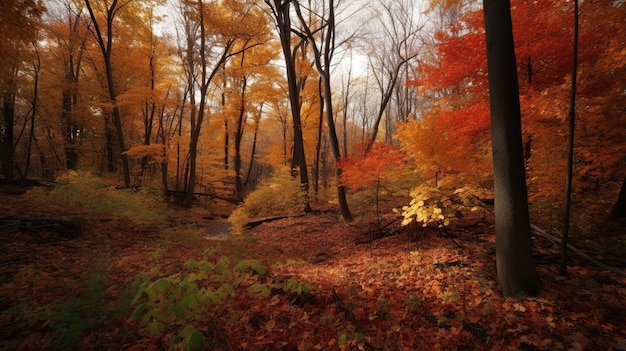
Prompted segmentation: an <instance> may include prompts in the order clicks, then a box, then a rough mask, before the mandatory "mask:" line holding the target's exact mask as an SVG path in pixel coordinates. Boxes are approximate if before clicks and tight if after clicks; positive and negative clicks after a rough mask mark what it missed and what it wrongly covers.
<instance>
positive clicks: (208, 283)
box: [131, 250, 270, 350]
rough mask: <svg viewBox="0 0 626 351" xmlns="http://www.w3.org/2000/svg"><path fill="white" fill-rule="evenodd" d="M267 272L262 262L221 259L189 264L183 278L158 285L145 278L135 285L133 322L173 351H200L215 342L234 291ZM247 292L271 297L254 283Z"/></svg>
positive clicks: (163, 280)
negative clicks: (225, 308) (219, 325)
mask: <svg viewBox="0 0 626 351" xmlns="http://www.w3.org/2000/svg"><path fill="white" fill-rule="evenodd" d="M207 251H209V250H207ZM266 271H267V269H266V268H265V266H263V265H262V264H261V263H260V262H259V261H258V260H242V261H239V262H237V263H232V262H231V260H230V259H229V258H228V257H222V258H220V259H219V260H217V261H215V262H212V261H209V260H201V261H196V260H190V261H188V262H187V264H186V265H185V271H184V272H181V273H178V274H174V275H170V276H166V277H162V278H158V279H156V280H151V279H150V278H149V276H148V275H147V274H144V275H142V276H141V277H139V279H138V280H137V282H136V284H137V285H138V286H139V290H138V291H137V294H136V296H135V298H134V299H133V301H132V302H131V305H132V306H135V305H136V307H135V309H134V311H133V313H132V315H131V319H132V320H134V321H137V322H138V323H139V325H140V326H141V327H142V331H141V332H142V333H145V334H150V335H161V336H162V337H163V338H164V339H166V341H167V342H168V343H169V345H170V348H171V349H179V348H182V349H183V350H198V349H201V348H203V347H206V346H208V345H210V344H211V343H212V342H213V340H214V339H213V338H212V336H213V335H214V334H212V333H214V332H215V330H213V329H214V328H212V326H215V325H217V322H218V321H219V319H220V318H222V317H223V316H221V315H220V313H222V311H223V307H224V306H225V305H226V304H227V303H228V301H229V300H230V299H231V298H232V297H233V296H234V294H235V291H236V289H237V288H238V287H240V286H241V285H242V284H243V283H244V282H246V281H248V280H249V279H250V278H251V277H252V276H253V275H255V274H256V275H264V274H266ZM249 291H250V292H259V293H261V294H262V295H264V296H269V294H270V288H269V287H268V286H266V285H263V284H259V283H252V284H251V285H250V287H249ZM226 319H228V318H226Z"/></svg>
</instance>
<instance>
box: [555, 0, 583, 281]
mask: <svg viewBox="0 0 626 351" xmlns="http://www.w3.org/2000/svg"><path fill="white" fill-rule="evenodd" d="M573 47H574V53H573V57H574V59H573V63H572V91H571V93H570V104H569V118H568V120H569V135H568V138H567V175H566V178H565V201H564V204H563V226H562V227H561V264H560V265H559V274H560V275H565V274H566V273H567V244H568V237H569V219H570V212H571V205H572V179H573V178H574V128H575V126H576V124H575V122H576V78H577V77H578V74H577V73H578V72H577V71H578V0H574V45H573Z"/></svg>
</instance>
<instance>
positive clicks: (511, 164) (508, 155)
mask: <svg viewBox="0 0 626 351" xmlns="http://www.w3.org/2000/svg"><path fill="white" fill-rule="evenodd" d="M483 3H484V11H485V32H486V36H487V66H488V72H489V101H490V109H491V140H492V148H493V168H494V179H495V184H494V188H495V216H496V264H497V271H498V279H499V281H500V285H501V286H502V291H503V293H504V295H505V296H522V295H534V294H536V293H537V292H538V290H539V288H540V286H541V281H540V279H539V276H538V274H537V272H536V270H535V265H534V262H533V257H532V242H531V237H530V218H529V214H528V198H527V193H526V175H525V171H524V155H523V147H522V127H521V114H520V104H519V90H518V89H519V88H518V85H517V68H516V61H515V49H514V46H513V30H512V23H511V11H510V2H509V0H484V2H483Z"/></svg>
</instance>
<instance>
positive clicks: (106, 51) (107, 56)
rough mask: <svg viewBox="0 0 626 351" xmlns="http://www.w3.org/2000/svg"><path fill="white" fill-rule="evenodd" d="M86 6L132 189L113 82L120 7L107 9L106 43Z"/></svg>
mask: <svg viewBox="0 0 626 351" xmlns="http://www.w3.org/2000/svg"><path fill="white" fill-rule="evenodd" d="M85 5H87V9H88V10H89V15H90V16H91V22H92V23H93V26H94V34H95V35H96V39H97V41H98V44H99V46H100V50H101V51H102V57H103V59H104V65H105V73H106V77H107V84H108V86H109V98H110V99H111V104H113V123H114V125H115V131H116V132H117V142H118V146H119V148H120V154H121V157H122V168H123V171H124V184H125V185H126V187H127V188H129V187H130V167H129V165H128V156H127V155H126V154H125V153H124V152H125V151H126V145H125V144H124V132H123V129H122V118H121V116H120V109H119V107H118V106H117V93H116V91H115V84H114V82H113V65H112V60H111V57H112V47H113V22H114V17H115V14H116V13H117V11H118V10H119V7H117V5H118V2H117V0H113V2H112V3H111V5H110V7H109V8H107V18H106V25H107V29H106V34H107V35H106V42H105V39H104V38H103V36H102V32H101V30H100V26H99V25H98V21H97V20H96V16H95V14H94V12H93V9H92V7H91V2H90V1H89V0H85Z"/></svg>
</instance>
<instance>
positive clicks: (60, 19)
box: [46, 0, 91, 170]
mask: <svg viewBox="0 0 626 351" xmlns="http://www.w3.org/2000/svg"><path fill="white" fill-rule="evenodd" d="M78 4H79V2H78V1H72V0H64V1H63V9H62V10H61V9H59V12H58V14H56V16H55V17H54V18H53V19H52V20H50V21H49V23H48V25H47V26H46V27H47V29H48V31H49V33H50V34H51V35H52V38H53V41H54V43H55V44H56V48H54V49H53V48H51V50H54V51H55V52H54V56H55V59H56V60H57V62H59V63H60V64H61V72H59V74H62V77H63V80H62V83H61V111H60V117H61V123H62V125H63V131H62V135H63V143H64V151H65V167H66V168H67V169H73V170H76V169H77V167H78V150H77V147H78V145H77V144H78V140H79V138H80V137H81V136H82V135H83V134H84V133H82V130H81V129H82V128H83V126H82V125H81V123H80V122H79V121H78V120H77V119H78V118H77V109H78V103H79V88H78V84H79V80H80V76H81V74H82V71H83V66H82V63H83V58H84V54H85V51H86V50H85V48H86V42H87V39H88V36H89V31H88V30H87V29H86V26H83V25H82V24H83V22H84V20H83V16H84V14H85V13H84V11H83V9H82V8H79V7H78V6H79V5H78ZM90 25H91V24H90V23H87V26H90Z"/></svg>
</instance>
